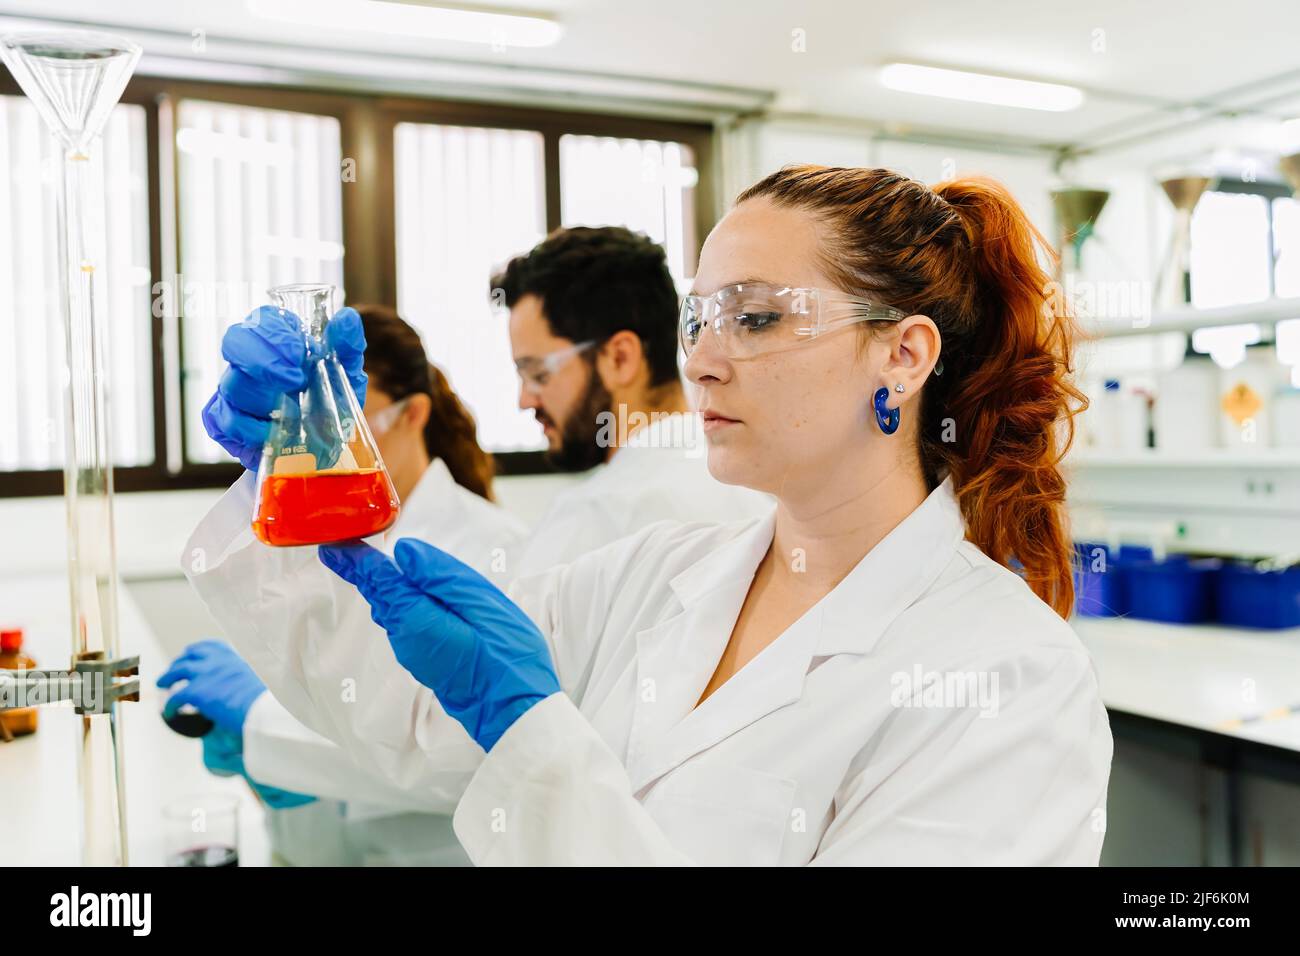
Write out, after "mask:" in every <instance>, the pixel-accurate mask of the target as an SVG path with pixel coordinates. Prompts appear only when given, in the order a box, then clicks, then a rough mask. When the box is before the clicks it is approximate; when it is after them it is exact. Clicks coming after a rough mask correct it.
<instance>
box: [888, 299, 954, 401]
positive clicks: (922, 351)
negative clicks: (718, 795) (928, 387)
mask: <svg viewBox="0 0 1300 956" xmlns="http://www.w3.org/2000/svg"><path fill="white" fill-rule="evenodd" d="M889 342H890V348H889V356H888V358H886V360H885V364H884V365H883V366H882V367H881V370H880V373H881V376H882V377H883V379H884V382H883V384H884V385H886V386H888V388H889V393H890V398H889V403H888V404H889V407H890V408H898V407H899V406H900V405H902V404H903V403H904V402H906V401H908V400H909V399H910V398H911V397H912V396H913V395H916V394H917V393H918V392H920V391H921V386H922V385H924V384H925V382H926V380H927V379H928V378H929V377H930V373H931V371H933V369H934V366H935V364H936V363H937V362H938V361H939V352H940V350H941V349H942V347H943V338H942V336H940V335H939V327H938V326H937V325H935V324H934V321H933V320H932V319H931V318H930V317H929V316H928V315H909V316H908V317H907V318H905V319H903V320H901V321H900V322H899V323H898V324H897V325H896V326H895V329H894V335H893V336H891V337H890V339H889ZM899 384H902V386H903V391H902V392H899V391H898V389H897V388H896V386H897V385H899Z"/></svg>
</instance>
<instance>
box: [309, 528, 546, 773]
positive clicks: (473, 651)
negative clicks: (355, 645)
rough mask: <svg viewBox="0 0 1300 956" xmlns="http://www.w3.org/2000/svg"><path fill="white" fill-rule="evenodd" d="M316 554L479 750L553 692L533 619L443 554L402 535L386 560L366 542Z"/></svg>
mask: <svg viewBox="0 0 1300 956" xmlns="http://www.w3.org/2000/svg"><path fill="white" fill-rule="evenodd" d="M320 557H321V561H322V562H324V564H325V566H326V567H328V568H329V569H330V570H332V571H333V572H334V573H335V574H337V575H339V577H341V578H343V579H344V580H345V581H348V582H350V583H352V584H354V585H355V586H356V587H357V590H359V591H360V592H361V595H362V597H364V598H365V599H366V600H367V601H369V602H370V613H371V617H373V618H374V620H375V623H376V624H378V625H379V626H380V627H382V628H383V629H384V630H386V631H387V632H388V640H389V642H390V643H391V644H392V645H393V653H394V654H396V655H397V660H398V663H400V664H401V665H402V666H403V667H405V668H406V669H407V670H408V671H410V672H411V674H412V676H414V677H415V679H416V680H418V681H419V682H420V683H421V684H423V685H424V686H425V687H428V688H429V689H430V690H432V691H433V693H434V695H435V696H436V697H437V698H438V703H440V704H441V705H442V709H443V710H445V711H446V712H447V713H448V714H450V715H451V716H452V717H454V718H455V719H456V720H458V721H459V722H460V723H461V725H462V726H464V728H465V729H466V730H467V731H469V735H470V736H471V737H473V738H474V739H475V740H476V741H478V744H479V746H480V747H482V748H483V749H484V750H491V749H492V747H493V745H494V744H495V743H496V742H497V741H498V740H500V739H501V735H502V734H504V733H505V732H506V730H507V729H508V728H509V727H510V725H511V724H513V723H514V722H515V721H516V720H518V719H519V717H520V716H521V715H523V713H524V712H525V711H527V710H528V708H530V707H532V706H533V704H536V703H537V702H538V701H541V700H545V699H546V698H547V697H549V696H551V695H552V694H554V693H555V692H556V691H558V690H559V689H560V681H559V678H557V677H556V676H555V667H554V666H553V665H552V664H551V652H550V649H549V648H548V647H547V646H546V641H545V639H543V637H542V634H541V632H540V631H538V630H537V625H535V624H534V623H533V622H532V621H531V620H529V618H528V615H527V614H525V613H524V612H523V611H521V610H520V609H519V608H518V607H517V606H516V605H515V604H514V603H513V602H512V601H511V600H510V599H509V598H508V597H506V596H505V595H504V594H503V593H502V592H501V591H500V590H499V589H498V588H497V587H496V585H494V584H492V582H490V581H489V580H488V579H487V578H485V577H483V575H481V574H479V573H478V572H477V571H475V570H474V569H473V568H471V567H469V566H468V565H465V564H462V563H461V562H460V561H457V560H456V559H455V558H453V557H452V556H451V555H449V554H447V553H446V552H445V551H439V550H438V549H437V548H435V547H433V546H432V545H429V544H425V543H424V542H423V541H417V540H416V539H414V538H403V539H402V540H401V541H398V542H397V547H396V548H395V549H394V550H393V558H389V557H388V556H387V555H386V554H384V553H383V552H382V551H377V550H376V549H374V548H372V547H370V545H368V544H352V545H329V546H323V547H321V549H320ZM394 558H395V559H396V563H394Z"/></svg>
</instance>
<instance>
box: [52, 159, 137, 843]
mask: <svg viewBox="0 0 1300 956" xmlns="http://www.w3.org/2000/svg"><path fill="white" fill-rule="evenodd" d="M97 145H98V140H97V139H96V140H94V141H92V142H91V143H89V144H86V145H85V146H81V147H71V148H65V149H64V150H63V154H64V155H63V164H62V169H63V176H62V188H61V190H60V191H59V204H58V207H59V208H58V217H59V223H58V225H59V228H58V229H57V234H58V235H59V237H60V241H59V266H60V270H61V272H62V275H63V283H62V286H63V291H62V295H61V297H60V298H61V305H62V311H63V331H64V349H65V359H66V362H67V367H68V368H67V376H66V379H65V383H64V403H63V407H64V412H63V415H64V420H63V424H64V436H65V437H64V441H65V446H64V459H63V476H64V497H65V501H66V504H67V523H68V583H69V588H70V595H69V596H70V598H71V607H72V659H73V662H74V664H75V662H76V661H79V660H87V659H94V658H102V659H108V660H111V659H113V658H115V657H116V656H117V654H118V640H117V627H118V615H117V561H116V554H115V548H114V535H113V466H112V460H111V457H110V449H111V447H112V442H111V440H110V434H109V415H108V392H107V387H106V376H105V371H106V369H105V366H106V364H107V363H106V361H105V350H106V348H107V344H108V343H107V338H106V333H105V328H104V325H105V322H104V310H103V302H102V295H101V292H102V289H103V281H104V277H103V275H102V264H103V250H102V248H100V247H102V235H101V233H99V232H98V231H97V230H96V229H95V228H94V227H95V225H96V219H95V217H94V216H93V215H92V214H91V208H90V202H89V199H90V197H91V196H93V195H95V194H96V190H95V184H94V183H93V181H92V177H93V176H94V173H95V169H94V167H93V164H92V161H91V156H90V149H91V148H92V147H93V146H97ZM118 720H119V715H118V708H117V705H116V704H115V703H114V704H111V705H109V706H108V707H107V708H105V712H104V713H100V714H85V715H83V716H82V719H81V724H82V726H81V746H80V748H79V754H80V758H79V761H78V777H79V779H80V782H81V788H82V810H83V821H82V830H81V833H82V854H83V861H84V862H85V863H86V864H89V865H100V866H117V865H124V864H125V863H126V847H127V843H126V814H125V793H124V784H125V780H124V775H123V774H122V772H121V771H122V757H123V754H122V737H121V733H120V726H119V723H118Z"/></svg>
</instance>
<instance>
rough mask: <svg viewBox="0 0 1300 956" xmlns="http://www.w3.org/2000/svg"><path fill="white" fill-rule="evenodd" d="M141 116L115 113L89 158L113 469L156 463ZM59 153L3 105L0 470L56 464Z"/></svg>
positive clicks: (12, 102) (59, 420)
mask: <svg viewBox="0 0 1300 956" xmlns="http://www.w3.org/2000/svg"><path fill="white" fill-rule="evenodd" d="M146 152H147V145H146V137H145V111H144V109H143V108H142V107H140V106H135V105H130V104H121V105H119V106H118V107H116V109H114V111H113V113H112V114H111V115H110V117H109V120H108V123H107V124H106V126H105V129H104V137H103V144H102V148H101V149H99V150H98V151H97V152H96V154H95V165H96V167H97V168H96V175H97V176H102V177H103V180H104V182H105V184H106V186H107V187H108V188H106V189H105V190H104V205H103V208H102V209H100V210H97V211H96V212H95V214H94V218H95V219H96V220H98V221H99V223H100V225H101V228H102V235H103V248H104V251H105V268H104V270H103V272H104V278H105V279H107V280H108V290H109V293H110V297H109V298H108V299H107V300H106V308H107V309H108V316H107V326H108V328H110V329H111V330H112V335H111V336H110V337H109V341H108V343H107V346H108V353H107V355H106V361H108V362H110V363H111V365H110V369H111V382H112V383H113V394H112V400H111V401H110V403H109V409H110V414H111V416H112V419H111V422H110V427H111V429H112V434H113V449H114V461H115V463H116V464H117V465H119V466H134V465H144V464H148V463H150V462H152V461H153V459H154V433H153V422H154V410H153V372H152V338H151V322H150V313H149V294H150V281H149V280H150V271H149V200H148V195H149V190H148V180H147V166H148V163H147V158H146ZM57 156H58V147H57V146H56V144H55V141H54V138H53V137H52V136H50V135H49V133H48V132H47V131H46V129H45V126H44V124H43V123H42V122H41V120H40V118H39V117H38V116H37V113H36V109H35V107H33V106H32V105H31V104H30V103H29V102H28V101H27V99H26V98H25V97H22V96H0V157H2V159H3V161H2V162H0V167H2V168H3V169H5V170H6V171H7V173H8V175H7V176H6V177H5V180H4V181H3V183H2V184H0V222H3V223H6V224H7V226H8V227H7V228H4V229H0V471H35V470H43V469H61V468H62V467H63V399H62V382H63V370H64V362H63V315H62V312H61V309H60V304H59V301H60V300H59V295H60V289H61V282H62V278H61V276H60V275H59V266H58V258H57V251H56V247H55V242H54V235H53V228H54V225H53V224H54V222H55V202H56V192H57V190H58V189H59V188H60V181H59V174H58V166H57V162H58V159H57Z"/></svg>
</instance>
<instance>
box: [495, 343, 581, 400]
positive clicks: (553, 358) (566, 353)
mask: <svg viewBox="0 0 1300 956" xmlns="http://www.w3.org/2000/svg"><path fill="white" fill-rule="evenodd" d="M599 344H600V341H599V340H598V339H588V340H587V341H585V342H579V343H577V344H576V345H570V346H568V347H567V348H562V349H556V350H555V351H554V352H547V353H546V354H545V355H540V356H537V357H536V358H528V359H524V360H523V361H522V362H516V363H515V371H517V372H518V373H519V381H520V382H522V383H523V386H524V388H525V389H526V390H527V391H529V392H532V393H533V394H534V395H536V394H538V393H539V392H541V390H542V389H544V388H545V387H546V385H547V383H549V382H550V380H551V376H552V375H554V374H555V373H556V372H558V371H559V370H560V369H562V368H564V366H565V365H567V364H568V363H569V362H570V361H572V360H573V359H574V358H575V357H576V356H578V355H581V354H582V353H583V352H585V351H587V349H589V348H593V347H594V346H596V345H599Z"/></svg>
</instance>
